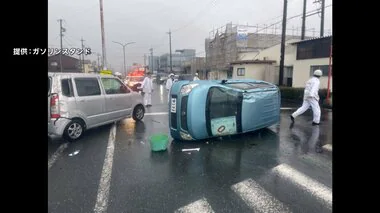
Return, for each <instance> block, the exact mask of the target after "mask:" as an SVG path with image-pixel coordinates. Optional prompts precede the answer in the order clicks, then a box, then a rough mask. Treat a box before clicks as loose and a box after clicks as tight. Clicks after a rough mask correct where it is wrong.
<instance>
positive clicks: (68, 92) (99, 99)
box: [48, 72, 145, 141]
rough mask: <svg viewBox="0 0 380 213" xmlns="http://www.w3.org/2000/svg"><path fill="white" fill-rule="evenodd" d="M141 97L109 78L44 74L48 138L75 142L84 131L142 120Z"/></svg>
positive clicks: (117, 80)
mask: <svg viewBox="0 0 380 213" xmlns="http://www.w3.org/2000/svg"><path fill="white" fill-rule="evenodd" d="M144 113H145V108H144V105H143V97H142V96H141V94H139V93H137V92H133V91H132V90H131V89H130V88H128V87H127V86H126V85H124V84H123V83H122V82H121V81H120V80H119V79H118V78H116V77H114V76H112V75H98V74H87V73H50V72H49V73H48V134H49V135H55V136H59V137H61V136H62V137H63V138H65V139H66V140H68V141H75V140H78V139H80V138H81V137H82V136H83V133H84V131H85V130H88V129H91V128H94V127H98V126H101V125H105V124H109V123H112V122H115V121H119V120H122V119H124V118H129V117H132V118H133V119H134V120H135V121H140V120H141V119H143V117H144Z"/></svg>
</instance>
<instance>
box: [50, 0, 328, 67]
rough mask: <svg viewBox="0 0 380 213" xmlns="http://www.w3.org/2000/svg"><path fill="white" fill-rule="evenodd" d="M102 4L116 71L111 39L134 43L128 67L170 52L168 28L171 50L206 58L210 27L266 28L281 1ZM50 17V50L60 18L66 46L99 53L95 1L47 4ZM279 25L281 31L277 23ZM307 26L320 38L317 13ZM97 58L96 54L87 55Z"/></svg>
mask: <svg viewBox="0 0 380 213" xmlns="http://www.w3.org/2000/svg"><path fill="white" fill-rule="evenodd" d="M314 1H315V0H307V9H306V10H307V11H312V10H315V9H317V8H318V7H320V4H316V3H313V2H314ZM103 5H104V6H103V7H104V26H105V27H104V28H105V40H106V42H105V43H106V48H107V50H106V55H107V62H108V63H109V64H111V67H112V68H113V70H114V71H121V69H122V66H123V51H122V47H121V46H120V45H117V44H115V43H113V42H112V41H118V42H120V43H128V42H136V43H135V44H131V45H129V46H127V48H126V62H127V65H130V64H132V63H133V62H137V63H143V62H144V57H143V56H144V54H149V48H150V47H153V53H154V55H160V54H163V53H168V52H169V36H168V34H167V33H166V32H168V31H169V29H171V30H172V31H173V33H172V51H173V52H174V51H175V50H176V49H185V48H188V49H196V52H197V56H204V51H205V49H204V39H205V38H207V37H209V35H210V31H212V30H213V28H215V29H216V28H219V27H221V26H223V25H226V24H227V23H229V22H232V23H233V24H249V25H253V26H255V25H257V24H259V25H260V26H264V24H266V25H270V24H273V23H276V22H279V21H281V19H282V10H283V0H233V1H232V0H104V1H103ZM329 5H332V0H326V2H325V6H329ZM302 9H303V0H288V12H287V17H288V18H289V17H292V16H295V15H299V14H302ZM48 17H49V20H48V27H49V35H48V36H49V39H48V45H49V47H54V48H59V45H60V39H59V22H58V19H63V20H64V21H63V27H64V28H65V29H66V32H65V33H64V39H63V46H64V48H72V47H80V45H81V41H80V39H81V38H82V37H83V39H84V40H85V41H84V44H85V46H86V47H90V48H91V49H92V51H93V52H98V53H101V50H102V45H101V31H100V12H99V0H80V1H78V0H65V1H62V0H49V15H48ZM301 22H302V21H301V17H298V18H294V19H292V20H289V21H288V22H287V28H288V29H291V28H292V27H299V28H300V27H301ZM277 26H278V27H280V26H281V23H279V24H278V25H277ZM306 28H308V29H312V28H314V29H315V30H316V31H317V32H316V33H315V36H318V35H319V28H320V17H319V15H313V16H310V17H307V19H306ZM324 28H325V33H327V32H328V31H329V30H330V31H331V30H332V6H330V7H327V8H326V9H325V27H324ZM277 29H278V28H277ZM277 32H278V33H279V31H278V30H277ZM299 32H300V31H299ZM268 33H269V31H268ZM288 34H291V32H288ZM309 35H312V32H310V33H309ZM96 58H97V57H96V56H95V55H93V56H89V57H86V59H91V60H96Z"/></svg>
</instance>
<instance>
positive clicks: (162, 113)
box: [145, 112, 169, 115]
mask: <svg viewBox="0 0 380 213" xmlns="http://www.w3.org/2000/svg"><path fill="white" fill-rule="evenodd" d="M167 114H169V113H168V112H148V113H145V115H167Z"/></svg>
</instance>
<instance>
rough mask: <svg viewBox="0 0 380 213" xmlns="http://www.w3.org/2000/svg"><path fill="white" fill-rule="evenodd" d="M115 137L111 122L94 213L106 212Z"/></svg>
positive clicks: (113, 126)
mask: <svg viewBox="0 0 380 213" xmlns="http://www.w3.org/2000/svg"><path fill="white" fill-rule="evenodd" d="M115 138H116V124H113V125H112V127H111V130H110V136H109V138H108V145H107V151H106V156H105V159H104V164H103V170H102V175H101V178H100V183H99V188H98V196H97V198H96V204H95V208H94V212H96V213H100V212H107V205H108V196H109V190H110V183H111V175H112V163H113V153H114V149H115Z"/></svg>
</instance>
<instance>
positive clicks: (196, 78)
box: [193, 72, 200, 81]
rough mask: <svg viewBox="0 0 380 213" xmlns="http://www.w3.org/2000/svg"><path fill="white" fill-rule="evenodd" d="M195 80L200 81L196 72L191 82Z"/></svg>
mask: <svg viewBox="0 0 380 213" xmlns="http://www.w3.org/2000/svg"><path fill="white" fill-rule="evenodd" d="M197 80H200V79H199V77H198V73H197V72H196V73H195V76H194V78H193V81H197Z"/></svg>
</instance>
